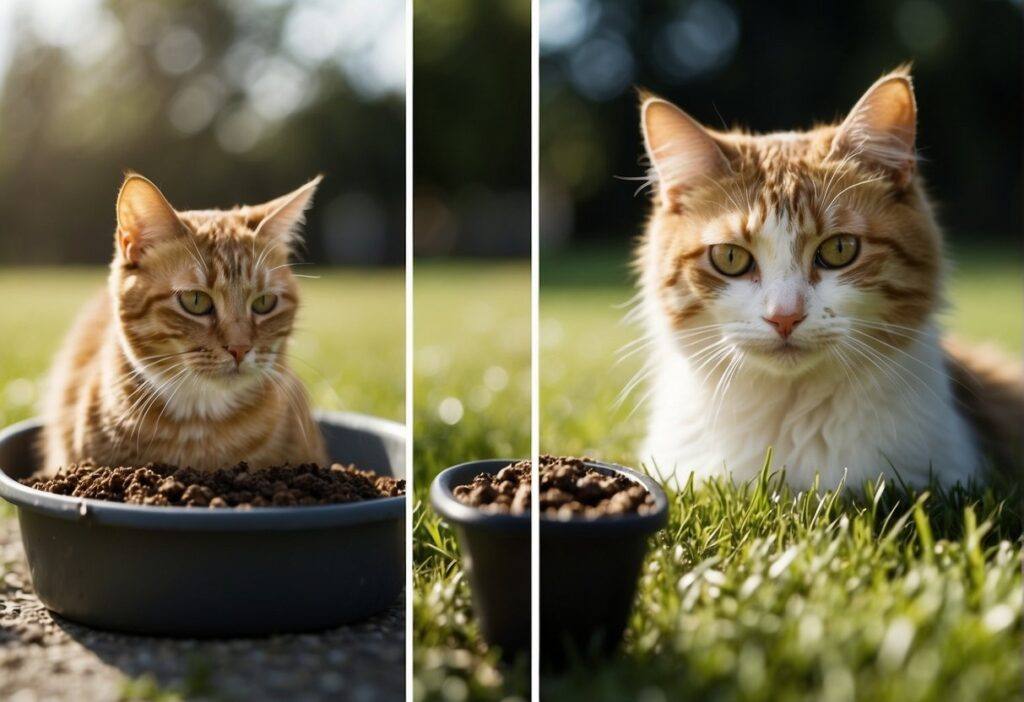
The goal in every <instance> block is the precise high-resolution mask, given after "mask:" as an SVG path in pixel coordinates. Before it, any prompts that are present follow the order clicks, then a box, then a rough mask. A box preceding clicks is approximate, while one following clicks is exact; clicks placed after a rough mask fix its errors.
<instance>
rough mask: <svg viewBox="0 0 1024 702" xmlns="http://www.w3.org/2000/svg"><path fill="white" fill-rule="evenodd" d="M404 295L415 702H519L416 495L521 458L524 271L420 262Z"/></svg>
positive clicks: (448, 534) (447, 546) (526, 407)
mask: <svg viewBox="0 0 1024 702" xmlns="http://www.w3.org/2000/svg"><path fill="white" fill-rule="evenodd" d="M414 295H415V298H414V305H415V310H416V314H415V319H414V323H415V330H414V335H415V342H416V352H415V356H414V377H413V398H414V405H415V407H414V412H415V419H414V422H413V436H414V444H413V464H414V470H415V472H414V480H415V496H416V502H415V516H414V529H413V564H414V565H413V568H414V571H413V578H414V588H413V589H414V593H413V646H414V653H413V661H414V665H415V679H414V695H415V699H416V700H418V701H420V702H422V701H424V700H441V699H445V700H466V699H472V700H505V699H520V700H528V699H529V698H530V696H529V668H528V666H527V661H526V660H519V661H516V662H515V663H513V664H511V665H509V664H504V663H501V662H500V661H499V660H498V655H497V652H496V651H494V650H489V649H488V648H487V647H486V645H485V644H484V643H483V641H482V640H481V638H480V634H479V631H478V629H477V626H476V620H475V618H474V616H473V612H472V610H471V607H470V601H469V588H468V585H467V582H466V580H465V576H464V573H463V571H462V568H461V566H460V563H459V551H458V545H457V544H456V542H455V536H454V533H453V532H452V530H451V529H450V528H449V527H448V525H447V524H446V523H444V522H442V521H441V520H440V519H438V517H437V515H435V514H434V512H433V510H432V509H431V508H430V506H429V500H428V498H427V492H428V489H429V486H430V481H431V480H432V479H433V477H434V476H435V475H437V473H439V472H440V471H441V470H444V469H445V468H447V467H449V466H452V465H455V464H457V463H463V462H465V461H471V460H474V459H481V458H503V457H508V458H511V457H520V456H527V455H529V453H530V268H529V265H528V264H527V263H525V262H493V261H492V262H486V261H474V262H472V263H467V262H465V261H459V260H456V261H441V260H432V261H421V262H417V263H416V266H415V285H414ZM523 616H524V617H526V616H529V614H528V613H526V612H524V613H523Z"/></svg>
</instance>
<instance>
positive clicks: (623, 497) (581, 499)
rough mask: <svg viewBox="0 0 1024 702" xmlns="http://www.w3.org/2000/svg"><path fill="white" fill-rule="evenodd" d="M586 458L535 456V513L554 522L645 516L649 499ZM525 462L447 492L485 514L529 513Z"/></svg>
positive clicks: (630, 483) (651, 499)
mask: <svg viewBox="0 0 1024 702" xmlns="http://www.w3.org/2000/svg"><path fill="white" fill-rule="evenodd" d="M588 460H589V459H586V458H573V457H570V456H548V455H542V456H541V457H540V510H541V514H543V515H544V516H545V517H551V518H554V519H574V518H579V517H583V518H585V519H596V518H599V517H607V516H615V515H622V514H647V513H649V512H651V511H653V510H654V496H653V495H652V494H651V493H649V492H648V491H647V489H646V488H645V487H644V486H643V485H639V484H637V483H634V482H633V481H632V480H630V479H629V478H626V477H625V476H622V475H605V474H604V473H601V472H600V471H597V470H594V469H593V468H590V467H589V466H587V464H586V462H587V461H588ZM530 473H531V470H530V461H520V462H519V463H514V464H512V465H509V466H505V467H504V468H502V469H501V470H500V471H498V473H497V474H495V475H491V474H490V473H481V474H480V475H478V476H476V477H475V478H473V481H472V482H471V483H469V484H467V485H459V486H458V487H456V488H455V490H454V491H453V494H454V495H455V499H457V500H458V501H459V502H461V503H462V504H465V505H469V506H471V507H478V508H480V509H481V510H483V511H485V512H488V513H491V514H526V513H528V512H529V511H530Z"/></svg>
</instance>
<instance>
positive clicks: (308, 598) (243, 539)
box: [0, 413, 406, 637]
mask: <svg viewBox="0 0 1024 702" xmlns="http://www.w3.org/2000/svg"><path fill="white" fill-rule="evenodd" d="M318 421H319V424H320V428H321V431H323V434H324V437H325V438H326V441H327V447H328V453H329V454H330V456H331V458H332V460H334V461H338V462H342V463H354V464H355V465H356V466H358V467H360V468H362V469H367V470H374V471H376V472H378V473H380V474H382V475H394V476H395V477H404V476H405V441H406V439H405V428H404V427H403V426H401V425H400V424H396V423H394V422H390V421H387V420H384V419H377V418H374V417H367V416H364V415H358V414H349V413H322V414H319V415H318ZM39 427H40V422H39V421H38V420H29V421H26V422H22V423H20V424H16V425H14V426H11V427H8V428H7V429H5V430H4V431H3V432H0V497H3V498H4V499H6V500H7V501H8V502H11V503H12V504H14V505H16V506H17V508H18V520H19V522H20V524H21V538H22V541H23V542H24V545H25V555H26V557H27V559H28V566H29V572H30V573H31V576H32V585H33V587H34V588H35V591H36V593H37V594H38V595H39V599H40V600H42V602H43V604H44V605H46V606H47V607H48V608H49V609H51V610H52V611H54V612H56V613H58V614H60V615H61V616H63V617H66V618H68V619H71V620H74V621H77V622H80V623H82V624H87V625H89V626H93V627H97V628H101V629H111V630H116V631H124V632H131V633H140V634H150V635H162V636H187V637H214V636H216V637H221V636H255V635H267V634H276V633H285V632H297V631H314V630H319V629H327V628H330V627H334V626H338V625H341V624H345V623H348V622H353V621H357V620H360V619H364V618H366V617H369V616H371V615H373V614H375V613H377V612H380V611H382V610H384V609H387V608H388V607H390V606H391V605H392V604H394V603H395V601H396V600H397V599H398V597H399V595H400V594H401V591H402V587H403V585H404V583H405V547H404V544H405V538H404V537H405V498H404V497H386V498H381V499H377V500H369V501H365V502H358V503H353V504H342V505H323V506H315V507H259V508H253V509H251V510H233V509H201V508H190V507H150V506H139V505H126V504H118V503H113V502H105V501H102V500H93V499H84V498H75V497H65V496H61V495H54V494H51V493H46V492H42V491H40V490H35V489H32V488H29V487H26V486H24V485H22V484H21V483H19V482H18V479H19V478H24V477H27V476H29V475H31V474H32V473H33V472H35V471H36V470H37V469H38V468H39V465H38V461H39V459H38V457H37V455H36V453H35V444H36V440H37V436H38V432H39Z"/></svg>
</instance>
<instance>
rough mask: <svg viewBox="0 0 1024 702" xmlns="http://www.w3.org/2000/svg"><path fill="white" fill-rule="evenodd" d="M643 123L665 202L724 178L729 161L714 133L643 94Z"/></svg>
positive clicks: (669, 105)
mask: <svg viewBox="0 0 1024 702" xmlns="http://www.w3.org/2000/svg"><path fill="white" fill-rule="evenodd" d="M641 97H642V98H643V102H642V104H641V105H640V123H641V126H642V129H643V135H644V146H645V147H646V149H647V156H648V158H649V159H650V161H651V167H652V173H651V175H652V179H653V180H654V181H655V184H656V186H657V189H658V195H659V196H660V197H661V199H662V202H663V203H665V204H670V203H671V201H672V199H673V197H674V196H675V195H676V194H677V193H678V192H679V191H682V190H685V189H686V188H689V187H693V186H695V185H699V184H700V183H701V182H706V181H707V179H708V178H715V177H717V176H720V175H722V174H723V173H724V172H726V171H727V170H728V169H729V161H728V160H727V159H726V157H725V154H724V153H723V152H722V149H721V147H720V146H719V144H718V142H717V141H716V140H715V138H714V137H713V136H712V134H711V132H709V131H708V130H707V129H705V128H704V127H703V126H701V124H700V123H699V122H697V120H695V119H694V118H693V117H690V115H688V114H686V113H685V112H683V111H682V110H680V109H679V108H678V107H676V106H675V105H673V104H672V103H670V102H668V101H666V100H663V99H661V98H658V97H653V96H651V95H649V94H645V93H641Z"/></svg>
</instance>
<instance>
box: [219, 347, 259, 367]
mask: <svg viewBox="0 0 1024 702" xmlns="http://www.w3.org/2000/svg"><path fill="white" fill-rule="evenodd" d="M251 348H252V346H246V345H242V344H240V345H236V346H225V347H224V350H226V351H227V352H228V353H230V354H231V357H232V358H234V359H235V363H241V362H242V359H243V358H245V354H247V353H249V349H251Z"/></svg>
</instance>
